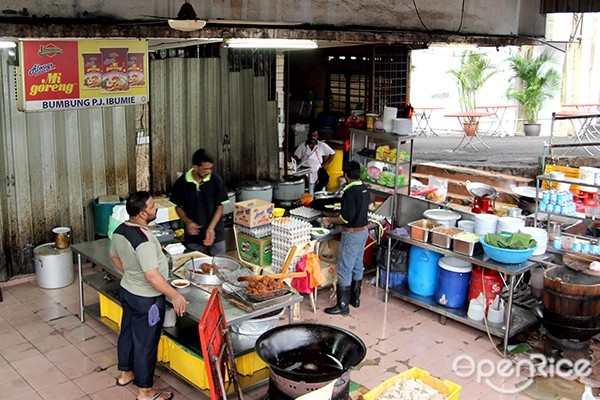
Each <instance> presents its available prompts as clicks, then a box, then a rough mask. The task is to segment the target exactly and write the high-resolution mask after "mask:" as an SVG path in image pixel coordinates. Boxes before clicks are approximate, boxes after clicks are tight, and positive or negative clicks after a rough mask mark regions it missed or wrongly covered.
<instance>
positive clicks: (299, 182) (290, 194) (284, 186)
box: [273, 177, 304, 201]
mask: <svg viewBox="0 0 600 400" xmlns="http://www.w3.org/2000/svg"><path fill="white" fill-rule="evenodd" d="M303 194H304V179H302V178H297V177H290V178H287V179H284V180H281V181H278V182H274V183H273V198H274V199H275V200H280V201H295V200H298V199H299V198H301V197H302V195H303Z"/></svg>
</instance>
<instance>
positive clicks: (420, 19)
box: [412, 0, 466, 33]
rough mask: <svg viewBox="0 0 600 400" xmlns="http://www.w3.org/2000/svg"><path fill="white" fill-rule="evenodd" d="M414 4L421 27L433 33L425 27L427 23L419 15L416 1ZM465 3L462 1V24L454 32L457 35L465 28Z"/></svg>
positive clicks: (414, 0) (464, 0)
mask: <svg viewBox="0 0 600 400" xmlns="http://www.w3.org/2000/svg"><path fill="white" fill-rule="evenodd" d="M412 2H413V6H414V7H415V12H416V13H417V18H419V22H421V25H423V28H425V31H427V32H431V29H429V28H428V27H427V25H425V22H423V18H421V13H419V8H418V7H417V2H416V0H412ZM465 2H466V0H462V6H461V10H460V23H459V24H458V29H457V30H456V31H454V32H456V33H458V32H460V30H461V29H462V26H463V21H464V18H465Z"/></svg>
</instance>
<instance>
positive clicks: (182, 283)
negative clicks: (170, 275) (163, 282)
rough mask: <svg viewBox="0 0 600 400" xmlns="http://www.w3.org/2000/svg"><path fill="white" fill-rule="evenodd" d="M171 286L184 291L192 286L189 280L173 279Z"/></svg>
mask: <svg viewBox="0 0 600 400" xmlns="http://www.w3.org/2000/svg"><path fill="white" fill-rule="evenodd" d="M171 286H173V287H174V288H177V289H184V288H186V287H188V286H190V281H188V280H187V279H173V280H172V281H171Z"/></svg>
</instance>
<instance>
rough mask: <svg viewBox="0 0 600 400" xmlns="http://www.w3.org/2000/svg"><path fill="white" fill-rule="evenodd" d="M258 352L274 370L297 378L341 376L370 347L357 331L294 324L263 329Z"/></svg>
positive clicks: (310, 379)
mask: <svg viewBox="0 0 600 400" xmlns="http://www.w3.org/2000/svg"><path fill="white" fill-rule="evenodd" d="M255 348H256V353H257V354H258V356H259V357H260V358H261V359H262V360H263V361H264V362H266V363H267V364H269V366H270V367H271V368H272V369H273V371H274V372H275V373H276V374H278V375H280V376H282V377H284V378H286V379H290V380H293V381H295V382H306V383H317V382H327V381H332V380H334V379H337V378H339V377H340V376H341V375H342V374H343V373H344V372H346V371H347V370H348V369H350V368H352V367H354V366H355V365H357V364H358V363H360V362H361V361H362V360H363V359H364V358H365V355H366V352H367V349H366V347H365V344H364V343H363V341H362V340H361V339H360V338H359V337H358V336H356V335H355V334H353V333H350V332H348V331H345V330H343V329H340V328H337V327H335V326H329V325H321V324H290V325H282V326H278V327H276V328H274V329H271V330H269V331H267V332H265V333H263V334H262V335H261V336H260V337H259V338H258V340H257V341H256V345H255Z"/></svg>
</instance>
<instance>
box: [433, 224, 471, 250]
mask: <svg viewBox="0 0 600 400" xmlns="http://www.w3.org/2000/svg"><path fill="white" fill-rule="evenodd" d="M462 231H463V230H462V229H459V228H452V227H448V226H438V227H436V228H433V229H432V230H431V243H432V244H434V245H436V246H439V247H443V248H445V249H449V248H450V247H451V245H452V236H454V235H456V234H457V233H460V232H462Z"/></svg>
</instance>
